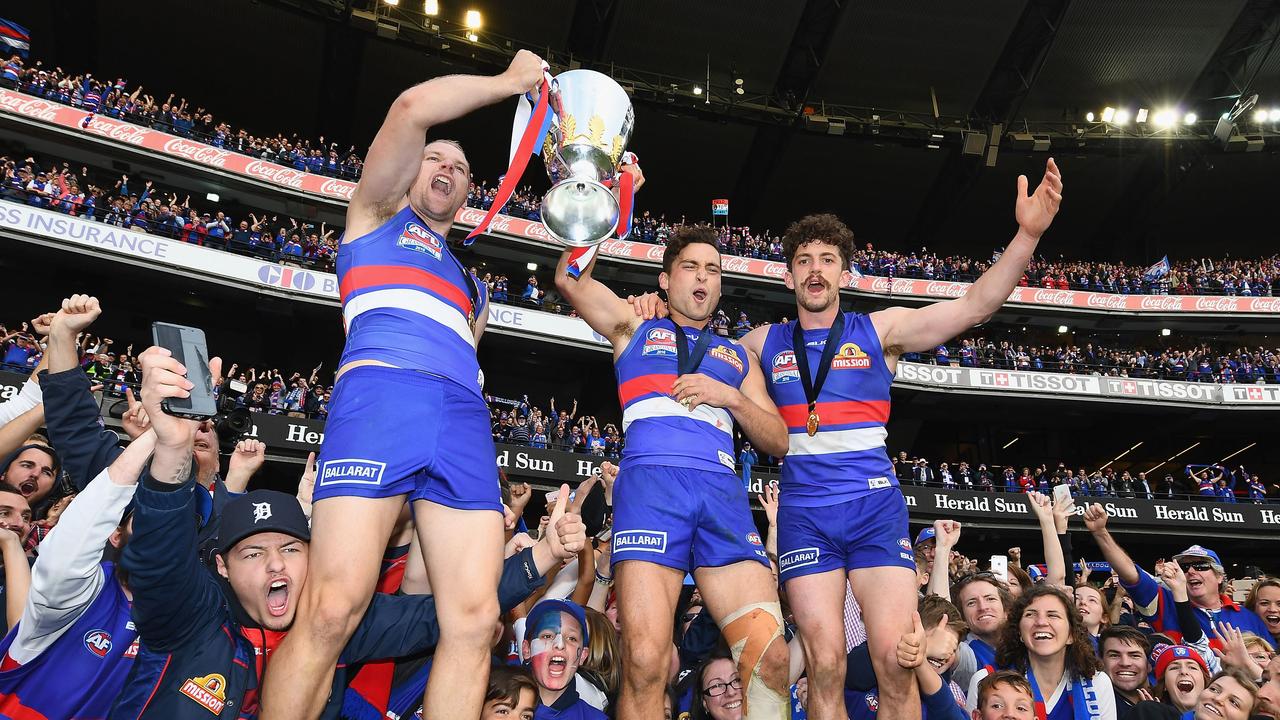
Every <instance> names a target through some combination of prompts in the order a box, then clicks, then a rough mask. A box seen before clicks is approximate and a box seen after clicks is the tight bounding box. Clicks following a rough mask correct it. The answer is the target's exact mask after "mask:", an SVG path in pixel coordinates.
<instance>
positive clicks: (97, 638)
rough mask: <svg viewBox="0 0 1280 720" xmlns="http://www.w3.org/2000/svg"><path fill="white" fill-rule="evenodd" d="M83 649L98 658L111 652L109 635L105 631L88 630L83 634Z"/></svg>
mask: <svg viewBox="0 0 1280 720" xmlns="http://www.w3.org/2000/svg"><path fill="white" fill-rule="evenodd" d="M84 647H85V649H86V650H88V651H89V652H91V653H93V654H94V655H97V656H98V657H106V656H107V653H109V652H111V633H109V632H107V631H106V630H90V631H89V632H87V633H85V634H84Z"/></svg>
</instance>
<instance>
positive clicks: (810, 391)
mask: <svg viewBox="0 0 1280 720" xmlns="http://www.w3.org/2000/svg"><path fill="white" fill-rule="evenodd" d="M843 335H844V313H843V312H838V313H836V319H835V322H833V323H831V329H830V330H828V331H827V340H826V342H825V343H824V344H823V346H822V364H821V365H819V366H818V376H817V377H816V378H815V377H813V376H812V375H810V374H809V348H808V347H807V346H806V345H805V344H804V330H803V329H802V328H801V327H800V321H799V320H796V321H795V327H794V328H793V329H792V332H791V345H792V349H793V351H794V352H795V354H796V366H797V367H798V368H799V370H800V385H801V386H803V387H804V399H805V402H807V403H808V404H809V422H810V425H809V427H810V433H809V434H810V435H813V434H815V433H816V431H817V428H816V426H815V425H814V424H813V423H814V420H816V419H817V415H818V393H820V392H822V385H823V384H824V383H825V382H826V381H827V373H828V372H830V371H831V361H832V360H834V359H835V357H836V349H837V345H839V344H840V337H841V336H843Z"/></svg>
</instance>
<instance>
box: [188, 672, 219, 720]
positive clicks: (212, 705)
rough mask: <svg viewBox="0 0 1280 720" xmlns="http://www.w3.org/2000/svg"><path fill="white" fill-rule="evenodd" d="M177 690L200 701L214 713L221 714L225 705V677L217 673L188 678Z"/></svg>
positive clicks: (202, 705)
mask: <svg viewBox="0 0 1280 720" xmlns="http://www.w3.org/2000/svg"><path fill="white" fill-rule="evenodd" d="M178 692H180V693H182V694H183V695H186V696H187V697H189V698H191V699H192V700H195V701H196V702H197V703H200V706H201V707H203V708H204V709H205V710H208V711H209V712H211V713H213V714H214V715H221V714H222V708H224V707H226V705H227V679H226V678H225V677H223V676H222V675H219V674H217V673H210V674H208V675H205V676H203V677H193V678H188V679H187V681H186V682H184V683H182V687H181V688H179V689H178Z"/></svg>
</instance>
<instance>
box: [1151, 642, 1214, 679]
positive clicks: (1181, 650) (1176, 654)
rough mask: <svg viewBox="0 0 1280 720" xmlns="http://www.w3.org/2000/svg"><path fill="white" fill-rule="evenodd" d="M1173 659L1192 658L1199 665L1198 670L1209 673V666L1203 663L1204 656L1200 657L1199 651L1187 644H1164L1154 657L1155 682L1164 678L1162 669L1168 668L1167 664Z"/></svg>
mask: <svg viewBox="0 0 1280 720" xmlns="http://www.w3.org/2000/svg"><path fill="white" fill-rule="evenodd" d="M1175 660H1194V661H1195V662H1196V664H1197V665H1199V666H1200V671H1201V672H1203V673H1204V674H1205V675H1208V674H1209V666H1208V664H1206V663H1205V661H1204V658H1202V657H1200V653H1198V652H1196V651H1195V649H1193V648H1191V647H1189V646H1187V645H1166V646H1164V647H1163V648H1162V649H1160V653H1159V655H1157V657H1156V682H1160V680H1161V679H1162V678H1164V671H1165V670H1168V669H1169V665H1170V664H1171V663H1173V662H1174V661H1175Z"/></svg>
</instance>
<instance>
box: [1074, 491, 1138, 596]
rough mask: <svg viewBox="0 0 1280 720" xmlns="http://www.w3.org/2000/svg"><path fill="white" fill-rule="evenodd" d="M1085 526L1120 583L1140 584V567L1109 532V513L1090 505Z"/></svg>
mask: <svg viewBox="0 0 1280 720" xmlns="http://www.w3.org/2000/svg"><path fill="white" fill-rule="evenodd" d="M1084 526H1085V527H1086V528H1088V529H1089V533H1090V534H1092V535H1093V540H1094V542H1096V543H1097V544H1098V549H1099V550H1101V551H1102V556H1103V557H1105V558H1106V559H1107V562H1108V563H1110V565H1111V569H1112V570H1115V572H1116V576H1117V577H1119V578H1120V582H1122V583H1124V584H1125V585H1127V586H1130V587H1132V586H1133V585H1136V584H1138V580H1139V579H1140V578H1141V573H1139V572H1138V566H1137V565H1136V564H1134V562H1133V558H1131V557H1129V553H1127V552H1125V551H1124V548H1122V547H1120V543H1118V542H1116V539H1115V538H1114V537H1112V536H1111V532H1110V531H1109V530H1107V511H1106V510H1105V509H1104V508H1103V507H1102V506H1101V505H1099V504H1098V503H1094V504H1092V505H1090V506H1089V507H1088V508H1086V509H1085V511H1084Z"/></svg>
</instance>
